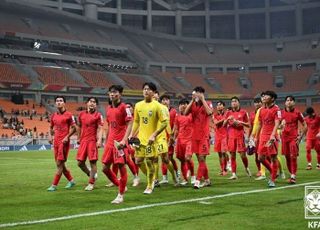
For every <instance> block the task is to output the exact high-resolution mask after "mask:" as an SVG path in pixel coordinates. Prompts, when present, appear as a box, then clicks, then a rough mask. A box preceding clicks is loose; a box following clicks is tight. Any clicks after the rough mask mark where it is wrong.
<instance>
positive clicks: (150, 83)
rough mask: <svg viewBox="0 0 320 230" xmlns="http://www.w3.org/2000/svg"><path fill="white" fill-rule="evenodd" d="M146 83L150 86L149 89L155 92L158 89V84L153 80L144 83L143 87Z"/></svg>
mask: <svg viewBox="0 0 320 230" xmlns="http://www.w3.org/2000/svg"><path fill="white" fill-rule="evenodd" d="M146 85H147V86H149V89H150V90H152V91H153V92H156V91H157V86H156V85H155V84H154V83H153V82H145V83H144V84H143V85H142V89H143V88H144V87H145V86H146Z"/></svg>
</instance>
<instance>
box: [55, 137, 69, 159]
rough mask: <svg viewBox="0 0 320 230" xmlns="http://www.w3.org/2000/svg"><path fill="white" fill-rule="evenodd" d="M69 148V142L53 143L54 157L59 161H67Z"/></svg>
mask: <svg viewBox="0 0 320 230" xmlns="http://www.w3.org/2000/svg"><path fill="white" fill-rule="evenodd" d="M69 150H70V142H68V143H66V144H63V143H60V144H54V145H53V151H54V159H55V160H59V161H67V159H68V155H69Z"/></svg>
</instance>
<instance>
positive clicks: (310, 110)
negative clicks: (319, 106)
mask: <svg viewBox="0 0 320 230" xmlns="http://www.w3.org/2000/svg"><path fill="white" fill-rule="evenodd" d="M305 113H306V114H307V115H308V116H311V115H312V114H314V109H313V108H312V107H308V108H306V112H305Z"/></svg>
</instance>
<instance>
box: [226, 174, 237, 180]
mask: <svg viewBox="0 0 320 230" xmlns="http://www.w3.org/2000/svg"><path fill="white" fill-rule="evenodd" d="M228 179H229V180H236V179H238V177H237V175H236V174H232V176H231V177H229V178H228Z"/></svg>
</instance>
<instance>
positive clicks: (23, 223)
mask: <svg viewBox="0 0 320 230" xmlns="http://www.w3.org/2000/svg"><path fill="white" fill-rule="evenodd" d="M313 184H320V181H314V182H308V183H303V184H296V185H286V186H281V187H276V188H271V189H270V188H267V189H256V190H249V191H244V192H232V193H227V194H221V195H215V196H207V197H201V198H194V199H187V200H178V201H171V202H162V203H154V204H147V205H139V206H135V207H130V208H119V209H111V210H105V211H99V212H89V213H82V214H76V215H69V216H61V217H56V218H48V219H42V220H30V221H23V222H16V223H4V224H0V228H5V227H14V226H18V225H33V224H43V223H49V222H56V221H61V220H70V219H76V218H80V217H89V216H98V215H106V214H111V213H117V212H128V211H134V210H140V209H146V208H153V207H159V206H169V205H176V204H185V203H192V202H199V201H207V200H213V199H219V198H224V197H231V196H239V195H240V196H241V195H247V194H254V193H262V192H272V191H276V190H283V189H290V188H298V187H302V186H307V185H313Z"/></svg>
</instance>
